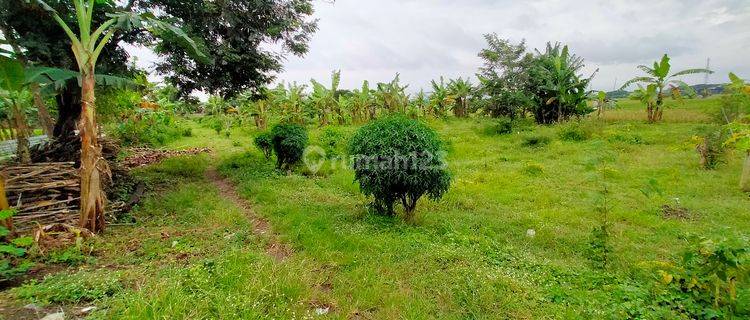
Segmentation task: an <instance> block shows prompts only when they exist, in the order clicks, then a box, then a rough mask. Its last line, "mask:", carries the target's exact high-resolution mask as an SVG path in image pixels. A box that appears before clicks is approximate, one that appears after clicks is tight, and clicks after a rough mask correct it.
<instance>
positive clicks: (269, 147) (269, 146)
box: [255, 132, 273, 159]
mask: <svg viewBox="0 0 750 320" xmlns="http://www.w3.org/2000/svg"><path fill="white" fill-rule="evenodd" d="M255 146H256V147H258V149H260V151H262V152H263V155H264V156H265V157H266V159H271V153H273V137H272V136H271V133H270V132H263V133H261V134H260V135H258V136H257V137H255Z"/></svg>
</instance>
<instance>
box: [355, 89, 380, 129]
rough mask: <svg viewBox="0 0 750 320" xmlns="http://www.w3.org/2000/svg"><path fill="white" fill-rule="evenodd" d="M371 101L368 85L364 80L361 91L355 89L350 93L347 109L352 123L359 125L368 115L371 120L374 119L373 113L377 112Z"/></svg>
mask: <svg viewBox="0 0 750 320" xmlns="http://www.w3.org/2000/svg"><path fill="white" fill-rule="evenodd" d="M373 100H374V99H373V97H372V90H370V83H369V82H367V80H365V81H364V82H363V83H362V88H361V89H355V90H354V91H352V101H351V104H350V109H349V111H351V114H352V122H354V123H360V122H362V121H364V120H365V118H366V117H367V116H368V115H369V117H370V119H371V120H372V119H375V116H376V115H375V112H376V111H377V110H376V105H375V103H374V101H373Z"/></svg>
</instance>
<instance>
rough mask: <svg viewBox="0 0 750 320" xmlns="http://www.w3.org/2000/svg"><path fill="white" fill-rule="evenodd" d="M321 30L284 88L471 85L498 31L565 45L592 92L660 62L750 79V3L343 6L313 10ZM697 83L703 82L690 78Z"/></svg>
mask: <svg viewBox="0 0 750 320" xmlns="http://www.w3.org/2000/svg"><path fill="white" fill-rule="evenodd" d="M315 8H316V14H315V17H316V18H319V19H320V25H319V26H320V30H319V31H318V32H317V33H316V34H315V35H314V37H313V40H312V41H311V43H310V52H309V53H308V54H307V55H306V56H305V57H302V58H298V57H290V58H289V59H288V60H287V61H286V62H285V71H284V72H282V73H281V74H279V79H280V80H284V81H297V82H308V81H309V80H310V79H311V78H315V79H320V80H325V81H326V82H327V79H328V78H329V76H330V72H331V70H335V69H336V70H338V69H341V70H342V86H343V87H346V88H354V87H358V86H359V85H360V84H361V82H362V80H370V81H371V82H379V81H388V80H390V79H392V78H393V76H394V75H395V74H396V73H397V72H398V73H400V74H401V79H402V81H403V82H404V83H407V84H409V85H410V90H412V91H417V90H418V89H419V88H420V87H427V86H428V85H429V81H430V80H431V79H436V78H438V77H440V76H441V75H443V76H446V77H458V76H464V77H466V76H472V75H474V73H475V72H476V70H477V68H478V67H479V66H480V64H481V61H480V60H479V58H477V53H478V52H479V50H480V49H481V48H482V47H483V46H484V40H483V37H482V36H483V34H485V33H490V32H497V33H498V34H499V35H500V36H501V37H503V38H510V39H512V40H514V41H519V40H521V39H526V40H527V42H528V45H529V46H530V47H531V48H542V47H543V46H544V44H545V43H546V42H547V41H553V42H554V41H561V42H563V43H566V44H569V45H570V47H571V50H572V51H573V52H575V53H577V54H579V55H580V56H582V57H583V58H585V59H586V62H587V72H592V71H593V70H595V69H597V68H598V69H599V72H598V74H597V76H596V78H595V80H594V82H593V87H594V89H606V90H610V89H612V88H613V87H614V85H615V80H617V82H620V83H621V82H623V81H624V80H625V79H627V78H630V77H633V76H635V75H637V74H638V72H637V70H636V68H635V67H636V66H637V65H638V64H650V63H651V61H654V60H657V59H658V58H660V56H661V54H662V53H669V54H670V56H672V64H673V65H674V68H675V69H681V68H687V67H703V66H705V63H706V58H708V57H710V58H711V66H712V69H714V70H715V71H717V74H715V75H712V76H711V79H710V80H711V81H714V82H721V81H725V78H726V74H727V73H728V72H729V71H734V72H736V73H738V74H739V75H740V76H743V77H745V78H750V60H749V59H747V58H746V52H747V47H748V45H750V1H747V0H659V1H653V0H616V1H615V0H585V1H584V0H580V1H564V0H532V1H510V0H497V1H493V0H466V1H448V0H425V1H416V0H407V1H404V0H378V1H362V0H337V1H336V2H335V3H334V4H331V3H330V2H329V1H317V2H315ZM687 80H688V81H689V82H695V83H700V82H702V81H703V76H694V77H692V78H687Z"/></svg>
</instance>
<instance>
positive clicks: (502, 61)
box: [477, 34, 534, 119]
mask: <svg viewBox="0 0 750 320" xmlns="http://www.w3.org/2000/svg"><path fill="white" fill-rule="evenodd" d="M484 38H485V40H486V41H487V45H488V48H486V49H482V51H481V52H480V53H479V57H480V58H482V60H483V61H484V64H483V66H482V67H481V68H479V74H478V75H477V77H478V78H479V88H478V92H477V93H478V96H479V97H480V98H481V99H478V103H479V104H478V106H479V107H480V108H481V109H482V110H483V112H485V113H487V114H489V115H490V116H492V117H499V116H505V117H510V118H511V119H512V118H515V117H517V116H519V115H522V114H524V113H525V112H526V111H527V110H530V109H531V108H532V106H533V105H534V94H533V92H532V90H531V83H530V80H531V79H530V75H529V70H530V68H531V66H532V62H533V56H532V55H531V54H530V53H527V52H526V43H525V42H521V43H519V44H517V45H514V44H512V43H510V41H509V40H503V39H499V38H498V37H497V34H486V35H485V36H484Z"/></svg>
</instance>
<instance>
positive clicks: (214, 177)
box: [206, 168, 293, 261]
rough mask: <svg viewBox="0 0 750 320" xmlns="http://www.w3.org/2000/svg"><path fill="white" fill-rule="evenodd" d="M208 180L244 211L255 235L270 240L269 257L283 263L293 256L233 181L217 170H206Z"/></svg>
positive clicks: (290, 249) (268, 246) (222, 194)
mask: <svg viewBox="0 0 750 320" xmlns="http://www.w3.org/2000/svg"><path fill="white" fill-rule="evenodd" d="M206 178H207V179H208V180H209V181H211V182H212V183H213V184H214V185H215V186H216V188H218V189H219V194H220V195H221V196H222V197H224V198H226V199H229V200H230V201H232V203H234V204H235V205H237V207H239V208H240V209H242V211H243V212H244V213H245V216H246V217H247V218H248V220H250V222H251V223H252V225H253V233H255V234H257V235H259V236H263V237H265V238H266V239H268V244H267V246H266V253H267V254H268V255H269V256H271V257H273V258H274V259H275V260H276V261H283V260H285V259H286V258H288V257H289V256H291V255H292V253H293V251H292V248H290V247H289V246H288V245H286V244H284V243H283V242H281V240H280V239H279V237H278V235H276V234H275V233H274V232H273V230H272V229H271V224H270V223H269V222H268V220H266V219H265V218H263V217H260V216H258V215H257V214H256V213H255V211H253V208H252V204H251V203H250V202H249V201H247V200H246V199H245V198H243V197H242V196H240V194H239V193H237V188H236V186H235V185H234V183H232V181H229V179H227V178H224V177H222V176H221V175H220V174H219V173H218V172H217V171H216V169H215V168H209V169H208V170H206Z"/></svg>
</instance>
